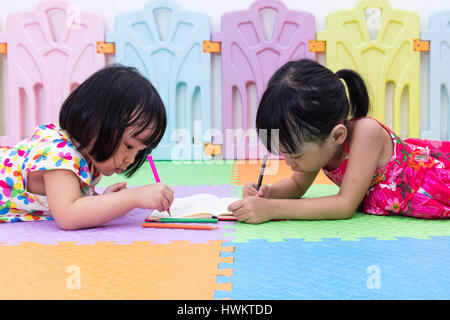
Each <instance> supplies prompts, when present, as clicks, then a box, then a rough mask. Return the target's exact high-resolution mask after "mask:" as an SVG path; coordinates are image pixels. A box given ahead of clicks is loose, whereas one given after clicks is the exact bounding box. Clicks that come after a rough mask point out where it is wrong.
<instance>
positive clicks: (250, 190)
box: [242, 182, 269, 198]
mask: <svg viewBox="0 0 450 320" xmlns="http://www.w3.org/2000/svg"><path fill="white" fill-rule="evenodd" d="M256 187H257V185H256V183H254V182H248V183H247V184H246V185H245V186H244V188H243V189H242V197H244V198H246V197H254V196H258V197H263V198H264V197H265V195H266V194H267V191H268V190H269V186H268V185H265V184H263V185H261V187H260V188H259V190H257V189H256Z"/></svg>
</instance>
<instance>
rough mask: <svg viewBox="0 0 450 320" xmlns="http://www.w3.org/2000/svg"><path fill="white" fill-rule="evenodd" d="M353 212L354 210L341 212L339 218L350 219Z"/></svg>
mask: <svg viewBox="0 0 450 320" xmlns="http://www.w3.org/2000/svg"><path fill="white" fill-rule="evenodd" d="M354 213H355V212H354V211H351V212H344V213H342V214H341V215H340V220H347V219H350V218H352V217H353V215H354Z"/></svg>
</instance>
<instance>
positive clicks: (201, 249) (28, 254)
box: [0, 241, 231, 300]
mask: <svg viewBox="0 0 450 320" xmlns="http://www.w3.org/2000/svg"><path fill="white" fill-rule="evenodd" d="M223 242H224V241H209V242H208V243H195V244H193V243H188V241H173V242H171V243H170V244H155V243H152V242H149V241H142V242H134V243H133V244H131V245H117V244H114V243H112V242H98V243H96V244H94V245H77V244H75V243H72V242H63V243H61V242H60V243H59V244H58V245H41V244H38V243H31V242H30V243H23V244H21V245H20V246H0V266H1V269H2V272H0V299H155V300H158V299H213V296H214V290H218V289H220V288H222V287H223V289H230V290H231V283H229V284H224V283H221V284H217V283H216V277H217V275H218V274H221V273H223V272H226V273H227V275H228V274H229V273H230V271H220V272H219V270H218V265H219V263H222V262H229V261H228V260H229V257H225V258H224V257H220V252H221V251H222V250H223V249H224V247H222V243H223Z"/></svg>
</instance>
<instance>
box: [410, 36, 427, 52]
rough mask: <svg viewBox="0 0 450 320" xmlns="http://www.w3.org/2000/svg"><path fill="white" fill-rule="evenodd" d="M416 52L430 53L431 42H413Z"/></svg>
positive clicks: (415, 40) (416, 40)
mask: <svg viewBox="0 0 450 320" xmlns="http://www.w3.org/2000/svg"><path fill="white" fill-rule="evenodd" d="M413 50H414V51H430V41H424V40H420V39H414V40H413Z"/></svg>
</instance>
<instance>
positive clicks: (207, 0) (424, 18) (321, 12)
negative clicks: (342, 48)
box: [0, 0, 450, 135]
mask: <svg viewBox="0 0 450 320" xmlns="http://www.w3.org/2000/svg"><path fill="white" fill-rule="evenodd" d="M66 1H67V2H69V3H71V4H73V5H74V6H76V7H78V8H79V9H80V10H81V11H87V12H93V13H98V14H100V15H102V16H103V17H104V19H105V26H106V31H114V17H115V16H116V15H117V14H118V13H122V12H127V11H133V10H141V9H142V8H143V7H144V5H145V4H146V3H147V2H148V1H147V0H126V1H124V0H66ZM175 1H176V2H177V3H178V4H179V5H180V7H181V8H182V9H183V10H187V11H195V12H201V13H204V14H206V15H208V16H209V17H210V19H211V31H212V32H217V31H220V18H221V16H222V14H223V13H226V12H229V11H235V10H244V9H247V8H248V7H249V6H250V4H251V3H252V2H253V0H175ZM282 1H283V2H284V3H285V5H286V6H287V8H288V9H292V10H301V11H308V12H311V13H313V14H314V16H315V17H316V24H317V31H320V30H324V29H325V18H326V15H327V14H328V13H329V12H332V11H336V10H344V9H351V8H353V7H354V6H355V4H356V3H357V2H358V0H340V1H336V0H308V1H307V0H282ZM389 2H390V4H391V5H392V7H393V8H394V9H399V10H410V11H415V12H417V13H419V15H420V19H421V28H422V30H423V29H425V28H426V27H427V26H428V19H429V16H430V14H432V13H434V12H437V11H442V10H450V1H449V0H427V1H424V0H390V1H389ZM37 3H39V0H0V32H4V31H6V17H7V16H8V15H9V14H10V13H15V12H22V11H29V10H32V9H34V7H35V6H36V5H37ZM427 59H428V54H427V53H422V58H421V62H422V64H421V74H422V76H421V110H422V111H421V119H424V120H425V121H426V120H427V116H426V107H427V105H428V103H427V81H426V80H427V72H428V70H427V69H428V62H427ZM5 60H6V58H5V57H4V56H2V57H0V73H1V76H0V117H1V118H3V119H2V121H0V135H2V134H4V133H5V127H6V125H5V121H4V120H5V117H4V114H5V113H4V109H5V108H6V106H7V92H6V83H7V82H6V74H7V70H6V61H5ZM107 61H108V62H113V61H114V58H113V57H109V58H108V60H107ZM319 61H321V62H323V61H324V58H323V56H320V57H319ZM220 76H221V61H220V56H219V55H213V56H212V106H213V110H212V115H213V126H214V127H215V128H221V122H220V119H221V118H220V109H219V108H220V105H221V104H220V101H221V82H220ZM425 121H423V122H422V124H421V126H422V127H424V124H425V123H426V122H425Z"/></svg>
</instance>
